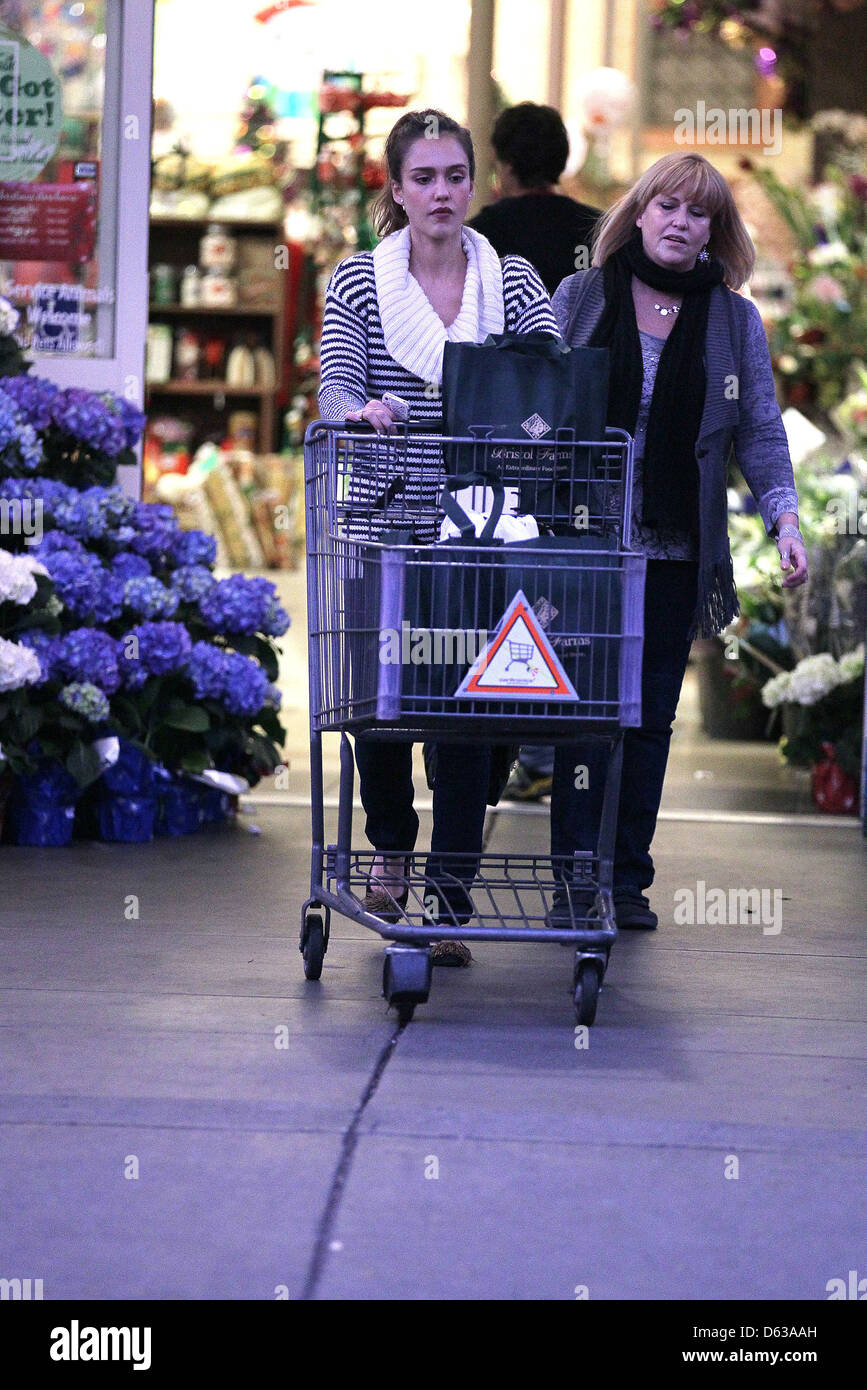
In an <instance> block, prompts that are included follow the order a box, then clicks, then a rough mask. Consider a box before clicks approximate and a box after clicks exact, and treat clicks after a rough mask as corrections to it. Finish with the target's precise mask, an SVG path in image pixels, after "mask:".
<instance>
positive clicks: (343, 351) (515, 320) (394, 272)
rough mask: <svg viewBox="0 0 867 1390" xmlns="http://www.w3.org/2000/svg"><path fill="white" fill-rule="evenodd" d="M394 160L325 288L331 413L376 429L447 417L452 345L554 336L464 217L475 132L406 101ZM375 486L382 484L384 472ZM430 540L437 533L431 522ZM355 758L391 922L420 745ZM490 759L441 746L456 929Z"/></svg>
mask: <svg viewBox="0 0 867 1390" xmlns="http://www.w3.org/2000/svg"><path fill="white" fill-rule="evenodd" d="M385 161H386V169H387V174H388V179H387V183H386V187H385V190H384V193H383V195H382V198H381V200H380V201H379V204H378V207H377V210H376V214H377V215H376V218H375V221H376V229H377V231H378V232H379V234H380V236H381V238H382V240H381V241H380V243H379V245H378V246H377V248H376V250H375V251H373V252H369V251H364V252H361V253H360V254H359V255H356V256H350V257H348V259H347V260H345V261H341V263H340V265H338V266H337V268H336V270H335V271H334V274H333V275H332V277H331V280H330V283H329V285H328V291H327V293H326V296H325V314H324V319H323V325H322V350H321V358H322V376H321V386H320V391H319V405H320V409H321V411H322V415H323V417H324V418H325V419H338V420H342V419H344V417H346V418H347V419H350V420H364V421H367V422H368V423H369V424H370V425H372V426H373V428H374V429H375V430H377V431H378V432H380V433H384V432H390V431H393V430H394V428H395V415H394V413H393V409H392V406H396V407H397V408H398V409H400V404H399V403H398V402H395V401H394V397H398V398H399V400H400V402H402V403H403V404H404V405H406V406H408V407H409V408H410V410H411V413H412V415H413V416H414V417H415V418H420V419H424V418H428V419H432V418H434V417H436V416H439V415H440V414H441V413H442V401H441V399H440V389H439V388H440V385H441V383H442V360H443V347H444V345H445V343H446V342H447V341H449V342H471V343H477V342H483V341H484V339H485V337H486V336H487V335H488V334H489V333H502V332H504V331H506V332H511V333H531V332H535V331H539V330H542V331H546V332H549V333H556V332H557V325H556V323H555V320H554V315H553V313H552V310H551V303H550V300H549V299H548V296H547V294H546V292H545V287H544V285H543V284H542V281H541V280H540V279H539V276H538V275H537V273H536V271H535V270H534V269H533V267H532V266H531V265H530V264H529V263H528V262H527V261H525V260H522V259H521V257H520V256H506V257H504V258H503V260H500V258H499V257H498V256H497V253H496V251H495V250H494V248H493V246H491V243H490V242H489V241H488V240H487V239H486V238H485V237H483V236H481V235H480V234H479V233H478V232H474V231H472V230H470V229H469V228H467V227H465V226H464V225H463V223H464V219H465V217H466V215H467V209H468V207H469V204H470V201H471V199H472V196H473V179H474V176H475V157H474V153H473V143H472V139H471V137H470V133H469V131H468V130H466V129H464V127H463V126H460V125H459V124H458V123H457V121H454V120H452V119H451V117H449V116H446V115H444V114H443V113H442V112H441V111H434V110H426V111H409V112H407V113H406V114H405V115H403V116H401V117H400V119H399V120H398V121H397V122H396V124H395V125H394V127H393V128H392V130H391V132H390V134H389V136H388V140H387V141H386V146H385ZM389 399H390V400H391V404H389ZM407 456H408V459H409V467H408V469H407V476H406V480H405V481H406V486H405V494H404V495H405V497H406V498H408V499H409V504H410V506H411V507H415V508H418V507H421V508H423V509H425V508H426V509H427V511H428V513H429V515H430V516H432V515H433V513H434V511H435V508H436V502H437V493H438V490H439V489H438V486H437V482H438V480H437V478H436V477H434V478H433V479H431V477H430V469H429V470H428V475H427V478H426V477H425V476H424V473H423V471H422V470H420V469H418V468H416V469H413V467H412V457H413V456H412V448H411V446H410V447H409V448H408V451H407ZM352 483H353V486H355V487H357V488H359V489H361V490H363V488H364V485H365V480H364V479H363V478H359V477H357V476H356V475H355V473H354V474H353V479H352ZM373 490H374V492H376V491H378V490H379V488H378V486H377V485H376V480H375V479H374V480H373ZM383 525H384V526H385V525H387V521H384V522H383ZM422 538H423V539H429V540H433V539H434V530H433V527H432V526H431V527H430V533H429V535H425V536H423V537H422ZM355 758H356V762H357V764H358V772H359V781H360V789H361V800H362V804H363V806H364V809H365V811H366V813H367V823H366V830H367V836H368V839H369V840H370V841H371V843H372V844H373V846H374V848H375V849H376V850H377V856H376V860H375V863H374V867H373V872H372V874H371V878H370V884H369V888H368V893H367V897H366V899H365V904H364V905H365V907H366V908H367V909H368V911H370V912H372V913H374V914H375V915H378V916H380V917H382V918H383V919H385V920H392V921H393V920H396V918H397V917H398V916H399V913H398V912H397V911H396V906H397V907H399V906H402V905H403V904H404V903H405V902H406V899H407V888H406V886H405V885H406V880H405V877H404V875H405V872H406V867H405V866H406V856H407V855H408V853H409V852H410V851H411V850H412V849H413V847H414V845H415V840H416V835H417V832H418V817H417V815H416V812H415V810H414V808H413V783H412V746H411V745H410V744H409V743H385V742H376V741H373V740H364V739H358V740H357V741H356V745H355ZM489 763H490V750H489V748H488V747H487V746H486V745H484V744H478V743H476V744H463V745H460V744H440V745H439V746H438V750H437V772H436V777H435V781H434V789H433V833H432V835H431V857H430V859H429V860H428V864H427V876H428V877H429V878H430V879H431V880H432V881H433V883H435V884H436V885H437V890H438V891H437V893H434V894H432V895H426V900H428V898H429V897H431V896H432V897H433V899H434V901H435V902H436V903H437V907H436V909H435V911H434V913H433V915H434V917H435V920H437V921H440V922H443V923H446V924H448V925H454V924H455V923H464V922H466V921H467V920H468V919H469V917H470V915H471V911H472V905H471V903H470V900H469V894H468V891H467V888H468V885H469V884H470V883H472V881H473V879H474V878H475V874H476V869H477V867H478V855H479V853H480V851H481V843H482V832H483V829H484V821H485V806H486V797H487V788H488V780H489ZM456 854H460V855H462V856H463V858H462V859H459V860H455V859H454V857H453V856H454V855H456ZM441 855H444V856H446V858H445V859H440V856H441ZM449 856H452V857H451V858H450V857H449ZM444 866H447V867H444ZM441 883H442V885H443V886H442V887H440V884H441ZM464 885H466V886H464ZM431 955H432V957H433V959H434V962H435V963H436V964H448V965H467V964H469V962H470V960H471V956H470V952H469V950H468V949H467V947H466V946H464V945H463V944H462V943H461V942H440V943H438V944H437V945H436V946H435V947H434V948H433V950H432V952H431Z"/></svg>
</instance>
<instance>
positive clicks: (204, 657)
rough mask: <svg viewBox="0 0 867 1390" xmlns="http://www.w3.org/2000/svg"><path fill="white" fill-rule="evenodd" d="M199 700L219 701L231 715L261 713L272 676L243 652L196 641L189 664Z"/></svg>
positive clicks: (190, 674) (188, 671)
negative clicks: (267, 674)
mask: <svg viewBox="0 0 867 1390" xmlns="http://www.w3.org/2000/svg"><path fill="white" fill-rule="evenodd" d="M187 674H188V675H189V677H190V680H191V681H192V683H193V689H194V690H195V692H196V697H197V698H198V699H200V700H202V699H208V698H210V699H212V700H219V701H220V703H221V704H222V705H224V706H225V708H226V709H227V710H228V711H229V713H230V714H237V715H242V716H246V717H249V716H251V715H254V714H258V712H259V710H260V709H261V708H262V706H263V705H264V704H265V701H266V697H267V693H268V685H269V682H268V677H267V676H266V675H265V672H264V671H263V670H262V667H261V666H260V665H259V663H258V662H257V661H253V660H252V659H251V658H250V657H248V656H242V655H241V654H240V653H239V652H227V651H223V650H222V649H221V648H220V647H215V646H213V645H212V644H211V643H210V642H196V643H195V645H194V647H193V649H192V651H191V652H190V658H189V661H188V662H187Z"/></svg>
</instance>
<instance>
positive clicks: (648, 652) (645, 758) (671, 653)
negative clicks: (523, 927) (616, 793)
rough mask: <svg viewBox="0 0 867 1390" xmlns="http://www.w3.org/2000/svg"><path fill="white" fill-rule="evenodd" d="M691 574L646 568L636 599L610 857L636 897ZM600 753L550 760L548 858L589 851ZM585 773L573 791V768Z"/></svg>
mask: <svg viewBox="0 0 867 1390" xmlns="http://www.w3.org/2000/svg"><path fill="white" fill-rule="evenodd" d="M697 583H698V566H697V564H695V563H693V562H691V561H687V560H648V562H647V583H646V587H645V599H644V659H643V665H642V677H641V701H642V705H641V710H642V722H641V727H640V728H639V729H627V730H626V732H625V734H624V738H623V775H622V779H621V783H620V801H619V809H618V821H617V839H616V845H615V852H614V884H615V887H617V888H632V889H638V890H642V889H645V888H649V887H650V884H651V883H652V882H653V860H652V859H651V857H650V845H651V841H652V840H653V835H654V832H655V830H656V817H657V815H658V813H659V803H660V801H661V799H662V784H663V781H664V778H665V768H666V763H667V762H668V748H669V744H670V742H671V726H672V724H673V722H674V716H675V713H676V710H677V702H678V699H679V697H680V687H681V685H682V684H683V676H684V672H685V670H686V663H687V659H688V657H689V647H690V643H689V637H688V633H689V630H690V627H691V625H692V620H693V616H694V614H695V607H696V594H697ZM608 752H609V750H608V746H607V745H606V744H604V743H593V742H589V741H588V742H586V743H580V744H574V745H569V746H568V747H560V748H558V749H557V750H556V754H555V758H554V786H553V790H552V795H551V854H552V855H553V856H556V857H559V856H571V855H572V854H573V853H574V851H575V850H576V849H583V850H593V851H595V850H596V847H597V844H598V839H599V821H600V816H601V811H602V795H603V791H604V788H605V769H606V767H607V763H608ZM581 765H584V766H586V767H587V775H586V777H585V778H584V779H583V780H584V781H585V782H586V787H581V788H578V789H576V787H575V781H576V772H575V769H576V767H579V766H581Z"/></svg>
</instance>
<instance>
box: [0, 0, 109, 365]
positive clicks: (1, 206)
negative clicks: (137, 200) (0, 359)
mask: <svg viewBox="0 0 867 1390" xmlns="http://www.w3.org/2000/svg"><path fill="white" fill-rule="evenodd" d="M120 36H121V0H74V2H73V3H65V4H64V3H60V4H58V3H57V2H56V0H54V2H53V3H52V0H4V3H2V4H0V279H2V286H3V293H4V294H5V295H6V297H7V298H8V299H10V300H11V302H12V304H13V305H14V307H15V308H16V309H17V310H18V311H19V313H20V321H19V325H18V333H17V336H18V338H19V341H20V342H21V345H22V346H23V347H24V348H25V349H27V351H28V352H29V353H30V355H31V356H32V357H33V359H34V360H35V361H37V362H38V361H39V360H40V359H45V358H54V359H57V358H78V359H80V358H94V359H103V358H112V357H114V356H115V351H116V348H115V337H116V290H117V275H116V243H117V236H116V231H117V222H116V219H117V202H118V200H117V189H118V183H117V164H118V150H119V142H118V140H117V138H116V135H117V132H118V130H119V125H120V122H119V84H120ZM127 119H133V120H134V119H136V118H135V117H132V118H127ZM107 132H111V138H107ZM132 134H133V135H134V134H135V132H132Z"/></svg>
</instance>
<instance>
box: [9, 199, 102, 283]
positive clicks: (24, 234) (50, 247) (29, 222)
mask: <svg viewBox="0 0 867 1390" xmlns="http://www.w3.org/2000/svg"><path fill="white" fill-rule="evenodd" d="M95 238H96V182H95V181H93V180H90V179H88V180H82V181H81V182H79V183H0V260H3V261H65V262H68V263H70V264H75V265H81V264H82V263H83V262H84V261H89V260H90V259H91V258H92V256H93V247H94V241H95Z"/></svg>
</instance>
